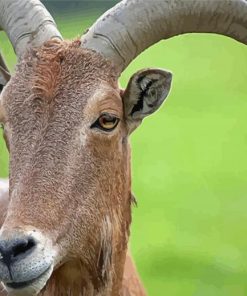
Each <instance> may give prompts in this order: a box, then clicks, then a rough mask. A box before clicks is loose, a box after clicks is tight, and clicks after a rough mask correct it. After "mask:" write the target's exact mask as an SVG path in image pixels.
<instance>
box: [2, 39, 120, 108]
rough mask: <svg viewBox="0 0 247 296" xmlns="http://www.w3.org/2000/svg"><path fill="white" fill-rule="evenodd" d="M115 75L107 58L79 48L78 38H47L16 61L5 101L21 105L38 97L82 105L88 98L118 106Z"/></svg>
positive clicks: (51, 102)
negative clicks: (14, 72)
mask: <svg viewBox="0 0 247 296" xmlns="http://www.w3.org/2000/svg"><path fill="white" fill-rule="evenodd" d="M117 78H118V75H117V72H116V70H115V69H114V67H113V65H112V64H111V63H110V62H109V61H107V60H105V59H104V58H103V57H101V56H100V55H99V54H97V53H94V52H93V51H91V50H86V49H82V48H81V47H80V42H79V41H74V42H61V41H49V42H47V43H46V44H44V45H43V46H42V47H41V48H39V49H38V50H32V51H31V52H29V53H28V54H27V55H26V56H25V57H24V59H23V60H22V61H21V62H20V63H19V64H18V66H17V69H16V74H15V75H14V76H13V77H12V79H11V81H10V83H9V85H8V86H7V89H6V92H4V94H5V93H7V96H5V95H4V100H5V97H7V100H11V102H8V105H10V103H11V104H12V105H13V104H14V105H16V104H22V106H23V102H25V100H27V98H32V97H33V98H35V97H39V98H41V99H42V100H43V101H44V103H46V104H49V105H54V104H56V103H59V104H61V105H63V106H64V107H66V106H67V105H68V104H73V106H74V107H78V106H81V107H83V106H86V105H87V103H88V102H89V101H90V102H92V103H94V104H96V105H97V106H98V107H99V108H101V107H102V108H103V107H104V105H105V107H108V106H110V105H113V106H115V107H116V106H120V96H119V91H118V85H117ZM13 101H14V102H13Z"/></svg>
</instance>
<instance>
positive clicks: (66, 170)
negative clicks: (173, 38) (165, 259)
mask: <svg viewBox="0 0 247 296" xmlns="http://www.w3.org/2000/svg"><path fill="white" fill-rule="evenodd" d="M117 80H118V73H117V71H116V70H115V68H114V67H113V65H111V63H110V62H108V61H106V60H105V59H103V58H102V57H101V56H100V55H98V54H96V53H94V52H92V51H90V50H85V49H82V48H81V47H80V42H79V41H74V42H59V41H49V42H47V43H46V44H45V45H44V46H43V47H42V48H41V49H38V50H32V51H31V52H30V53H29V54H28V55H27V56H26V57H25V58H24V59H23V60H22V61H21V62H20V63H19V65H18V66H17V69H16V74H15V75H14V76H13V77H12V78H11V80H10V82H9V83H8V85H7V87H6V88H5V90H4V92H3V94H2V102H3V106H2V108H3V109H4V114H5V131H6V138H7V140H8V142H9V149H10V202H9V206H8V210H7V217H6V219H5V221H4V223H3V226H2V230H4V233H5V236H7V237H8V235H9V234H11V232H13V231H14V230H15V229H17V228H19V229H23V230H25V229H26V228H27V227H28V228H30V227H32V228H34V229H38V230H39V231H41V232H42V233H43V234H45V235H46V236H47V237H49V238H51V239H52V242H53V245H54V246H57V247H59V249H60V254H59V256H60V257H61V267H59V268H58V269H56V270H55V271H54V272H53V274H52V276H51V278H50V280H49V281H48V283H47V285H46V287H45V288H44V289H43V290H42V291H41V292H40V293H39V295H40V296H41V295H42V296H48V295H49V296H50V295H52V296H56V295H59V296H63V295H73V296H80V295H87V296H89V295H95V296H96V295H98V296H100V295H101V296H103V295H112V296H117V295H124V296H128V295H139V296H140V295H145V292H144V290H143V288H142V286H141V284H140V282H139V279H138V276H137V274H136V271H135V268H134V265H133V263H132V261H131V259H130V257H129V256H127V259H126V252H127V243H128V237H129V226H130V223H131V176H130V157H129V154H130V151H129V150H130V149H129V143H128V140H127V138H128V128H127V126H128V125H127V123H126V121H125V117H124V113H123V112H124V111H123V104H122V99H121V96H120V90H119V88H118V84H117ZM106 111H107V112H110V113H113V114H115V115H116V116H118V117H119V118H120V123H119V126H118V127H117V128H116V130H114V132H112V133H109V134H106V133H102V132H101V131H99V130H92V129H90V125H91V124H92V123H93V122H94V121H95V120H96V119H97V117H98V116H99V115H100V113H101V112H106ZM124 266H125V269H124ZM124 270H125V271H124ZM123 273H124V275H123Z"/></svg>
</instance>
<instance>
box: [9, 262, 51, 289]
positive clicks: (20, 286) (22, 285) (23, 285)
mask: <svg viewBox="0 0 247 296" xmlns="http://www.w3.org/2000/svg"><path fill="white" fill-rule="evenodd" d="M50 268H51V267H49V268H48V269H47V270H46V271H45V272H43V273H42V274H41V275H40V276H39V277H37V278H35V279H32V280H30V281H25V282H18V283H15V282H12V283H5V286H6V287H8V288H11V289H24V288H27V287H28V286H31V285H33V284H34V283H35V282H36V281H38V280H40V279H41V278H42V277H44V276H45V275H46V274H47V273H48V272H49V271H50Z"/></svg>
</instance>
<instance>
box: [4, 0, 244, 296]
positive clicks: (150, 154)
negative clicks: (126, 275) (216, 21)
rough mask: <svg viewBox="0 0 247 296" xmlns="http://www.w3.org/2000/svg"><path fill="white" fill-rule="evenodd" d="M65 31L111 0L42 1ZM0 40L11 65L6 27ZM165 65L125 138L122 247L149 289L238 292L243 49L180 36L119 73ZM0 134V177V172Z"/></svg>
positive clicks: (218, 295) (85, 22)
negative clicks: (151, 111)
mask: <svg viewBox="0 0 247 296" xmlns="http://www.w3.org/2000/svg"><path fill="white" fill-rule="evenodd" d="M43 2H44V3H45V5H46V6H47V7H48V8H49V10H50V11H51V12H52V14H53V15H54V17H55V19H56V21H57V24H58V27H59V29H60V30H61V32H62V34H63V35H64V37H65V38H75V37H77V36H79V35H80V34H81V33H82V32H83V31H84V30H85V28H87V27H88V26H90V25H91V24H92V23H93V22H94V20H95V19H96V18H97V17H98V16H99V15H100V14H101V13H102V12H103V11H105V10H106V9H108V8H109V7H111V6H112V5H113V4H114V2H116V1H88V2H87V1H80V2H78V1H77V2H74V1H43ZM0 47H1V50H2V52H3V54H4V56H5V58H6V60H7V64H8V65H9V67H10V68H11V69H12V70H13V69H14V64H15V57H14V54H13V51H12V50H11V48H10V44H9V42H8V41H7V38H6V36H5V35H4V34H3V33H0ZM145 67H160V68H167V69H170V70H172V71H173V73H174V79H173V88H172V91H171V94H170V96H169V98H168V100H167V102H166V103H165V104H164V105H163V107H162V108H161V110H160V111H159V112H157V113H156V114H155V115H153V116H151V117H150V118H148V119H146V120H145V121H144V123H143V124H142V126H141V127H140V128H139V129H138V130H137V131H135V133H134V134H133V136H132V137H131V142H132V167H133V191H134V193H135V195H136V197H137V199H138V208H137V209H134V210H133V213H134V218H133V224H132V234H131V249H132V253H133V255H134V258H135V261H136V263H137V266H138V270H139V272H140V274H141V277H142V279H143V281H144V283H145V286H146V288H147V291H148V292H149V295H151V296H163V295H169V296H187V295H188V296H191V295H196V296H204V295H205V296H209V295H210V296H233V295H234V296H243V295H247V237H246V236H247V196H246V192H247V182H246V181H247V123H246V115H247V98H246V96H247V48H246V47H245V46H243V45H241V44H239V43H237V42H235V41H233V40H231V39H229V38H225V37H222V36H216V35H206V34H205V35H198V34H197V35H195V34H190V35H185V36H180V37H176V38H173V39H171V40H168V41H163V42H160V43H159V44H157V45H155V46H153V47H152V48H150V49H148V50H146V51H145V52H144V53H143V54H142V55H141V56H139V57H138V58H137V59H136V60H135V61H134V62H133V63H132V64H131V65H130V66H129V67H128V69H127V70H126V71H125V72H124V73H123V75H122V77H121V85H122V86H123V87H125V86H126V84H127V82H128V79H129V77H130V76H131V75H132V74H133V73H134V72H135V71H137V70H139V69H140V68H145ZM7 163H8V156H7V151H6V149H5V145H4V143H3V140H2V137H0V177H6V176H7V175H8V165H7Z"/></svg>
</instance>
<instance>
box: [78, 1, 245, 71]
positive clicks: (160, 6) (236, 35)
mask: <svg viewBox="0 0 247 296" xmlns="http://www.w3.org/2000/svg"><path fill="white" fill-rule="evenodd" d="M184 33H216V34H221V35H225V36H229V37H231V38H233V39H235V40H238V41H240V42H242V43H245V44H246V43H247V1H246V0H154V1H150V0H124V1H121V2H120V3H118V4H117V5H116V6H114V7H113V8H112V9H110V10H108V11H107V12H106V13H105V14H104V15H103V16H102V17H101V18H99V19H98V20H97V21H96V23H95V24H94V25H93V26H92V27H91V28H90V29H89V31H88V32H87V33H86V34H85V35H84V36H82V39H81V41H82V46H83V47H85V48H90V49H93V50H95V51H97V52H99V53H101V54H102V55H103V56H105V57H106V58H108V59H110V60H112V61H113V62H114V63H115V64H116V65H117V67H118V68H119V71H120V72H121V71H123V70H124V69H125V68H126V67H127V66H128V64H129V63H130V62H131V61H132V60H133V59H134V58H135V57H136V56H138V55H139V54H140V53H141V52H142V51H144V50H145V49H146V48H148V47H149V46H151V45H152V44H154V43H156V42H158V41H160V40H161V39H167V38H170V37H173V36H176V35H180V34H184Z"/></svg>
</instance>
